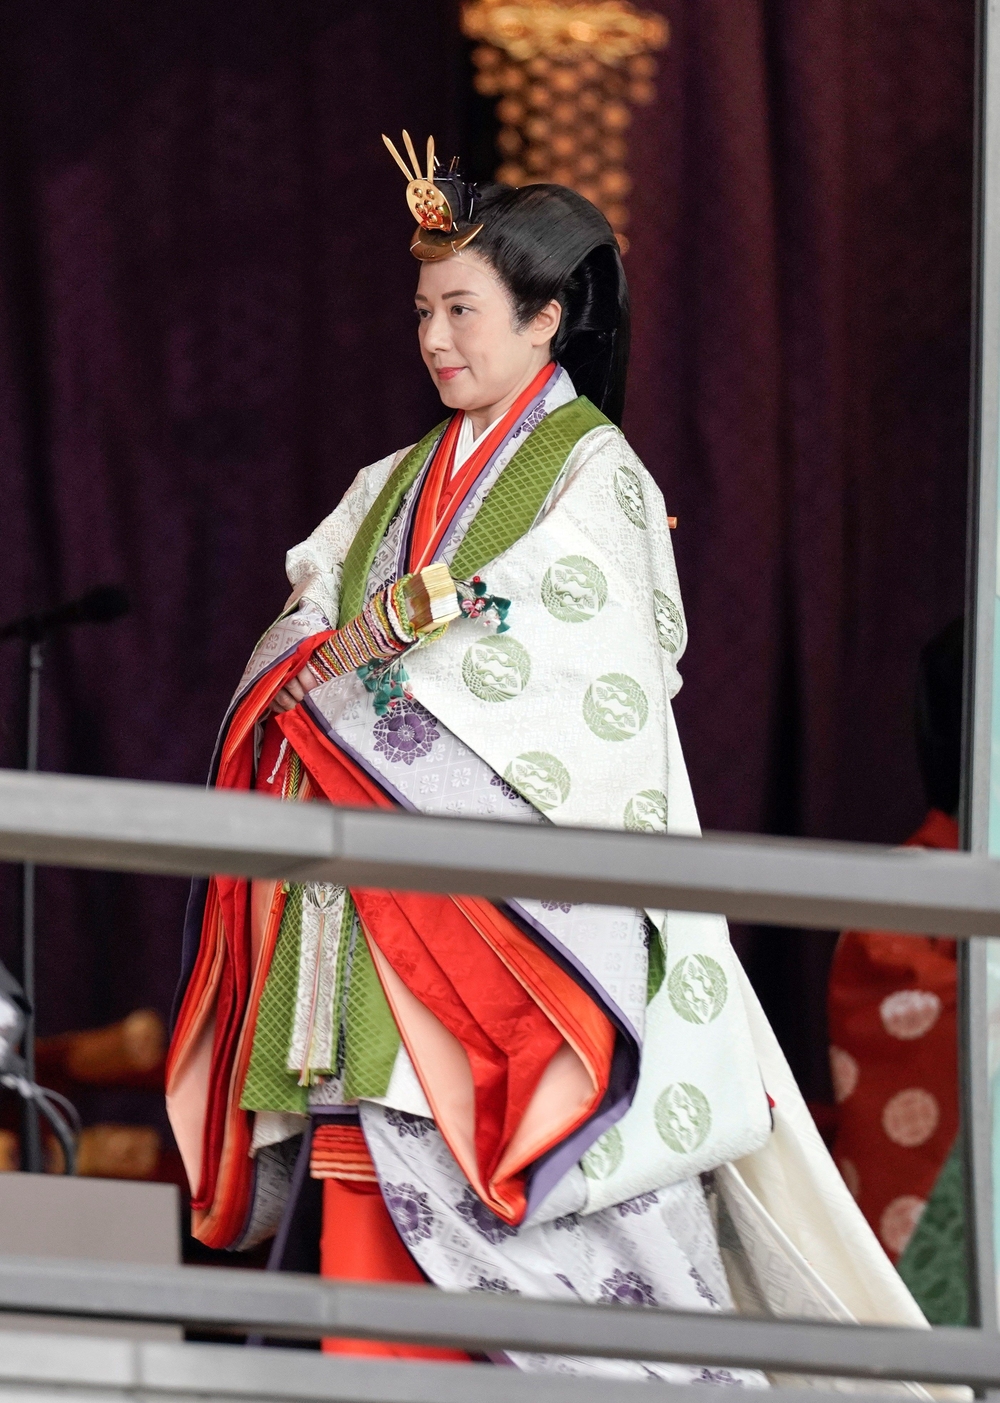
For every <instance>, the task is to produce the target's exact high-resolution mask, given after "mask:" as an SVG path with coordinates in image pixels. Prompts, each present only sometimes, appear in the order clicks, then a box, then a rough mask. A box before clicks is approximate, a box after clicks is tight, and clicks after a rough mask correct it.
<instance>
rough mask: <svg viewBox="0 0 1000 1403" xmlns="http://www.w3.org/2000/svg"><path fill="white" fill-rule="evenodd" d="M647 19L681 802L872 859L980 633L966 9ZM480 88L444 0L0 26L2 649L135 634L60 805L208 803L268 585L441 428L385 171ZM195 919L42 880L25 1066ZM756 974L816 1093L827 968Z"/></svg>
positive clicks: (681, 1)
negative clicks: (362, 476) (936, 644)
mask: <svg viewBox="0 0 1000 1403" xmlns="http://www.w3.org/2000/svg"><path fill="white" fill-rule="evenodd" d="M658 5H659V8H661V9H662V10H663V12H664V13H665V14H666V15H667V16H668V18H669V20H670V23H671V26H672V30H673V38H672V42H671V46H670V48H669V49H668V50H667V52H666V53H665V54H664V55H663V59H662V66H661V76H660V78H659V81H658V97H657V100H656V103H655V104H654V105H653V106H652V107H650V108H646V109H641V110H639V111H638V112H637V113H636V119H635V123H634V127H633V131H632V137H631V140H632V155H633V161H632V164H633V173H634V176H635V180H636V189H635V193H634V195H633V198H632V210H633V227H632V228H631V230H630V234H631V237H632V250H631V252H630V254H629V255H628V261H627V267H628V272H629V278H630V282H631V285H632V291H633V297H634V303H635V344H634V359H633V372H632V380H631V389H630V402H629V409H628V415H627V422H626V429H627V431H628V433H629V435H630V437H631V439H632V441H633V443H634V444H635V446H636V448H637V449H638V451H639V452H640V454H641V455H642V456H643V458H644V459H645V461H646V462H647V464H648V465H649V467H650V469H651V471H652V472H653V473H654V475H655V476H656V478H657V479H658V481H659V482H660V483H661V484H662V486H663V488H664V491H665V493H666V496H667V500H668V503H669V509H670V511H671V512H673V513H676V514H677V516H678V517H679V519H680V524H679V527H678V530H677V532H676V542H675V543H676V549H677V555H678V560H679V564H680V569H681V578H682V585H683V588H684V592H685V599H686V603H687V609H688V614H689V622H690V627H691V644H690V647H689V651H688V655H687V658H686V661H685V666H684V672H685V676H686V679H687V680H686V684H685V688H684V691H683V692H682V694H681V697H680V700H679V703H678V706H679V715H680V724H681V726H682V734H683V736H684V740H685V745H686V749H687V753H688V759H689V764H690V767H691V772H692V778H693V781H694V785H695V792H696V796H697V798H698V801H699V804H700V807H701V811H702V815H703V818H704V821H705V823H706V826H709V827H714V828H722V829H748V830H756V831H777V832H797V833H807V834H814V835H820V836H830V837H851V838H858V839H865V840H878V841H897V840H899V839H902V838H904V837H905V836H906V835H907V833H908V831H909V830H911V829H912V828H913V827H914V826H915V825H916V823H917V822H918V821H919V818H920V816H921V812H922V798H921V794H920V789H919V781H918V777H917V771H916V766H915V761H914V758H913V742H912V723H911V713H912V703H911V697H912V688H913V680H914V672H915V665H916V657H917V652H918V650H919V647H920V645H921V644H922V643H923V642H924V641H926V639H927V638H928V637H929V636H930V635H931V634H932V633H933V632H934V631H935V630H936V629H937V628H939V627H940V626H941V625H943V624H944V623H946V622H947V621H948V620H949V619H950V618H952V617H954V616H955V615H956V614H958V613H960V612H961V609H962V588H963V570H964V559H963V555H964V529H965V528H964V513H965V492H966V483H965V460H966V437H967V404H968V392H967V377H968V340H969V282H970V266H969V264H970V252H969V250H970V242H971V148H972V82H973V72H972V68H973V3H972V0H867V3H862V2H861V0H784V3H779V2H778V0H772V2H771V3H765V0H658ZM467 85H468V56H467V52H466V46H465V44H464V43H463V41H462V39H461V37H460V35H459V32H458V23H457V5H456V3H455V0H427V2H426V3H424V4H422V5H419V6H414V5H412V4H408V3H402V0H378V3H375V0H281V3H277V0H274V3H262V0H256V3H254V0H239V3H234V0H214V3H211V4H208V5H205V4H194V3H190V0H168V3H163V4H160V5H156V6H141V7H137V6H135V5H134V4H132V3H126V0H75V3H74V0H50V3H48V4H46V5H44V6H39V5H35V4H32V3H29V0H9V3H8V4H7V5H6V6H5V7H4V10H3V14H2V16H0V462H2V464H3V468H2V474H3V478H2V480H3V487H4V525H3V534H2V541H3V549H2V552H0V571H2V579H3V588H2V594H0V598H2V601H3V604H2V609H0V612H2V613H3V614H4V615H7V616H12V615H15V614H18V613H20V612H21V611H23V610H26V609H28V608H31V607H37V606H40V605H44V604H47V603H51V602H55V601H56V600H57V599H60V598H63V597H67V596H72V595H74V594H76V593H78V592H81V591H83V590H85V589H87V588H88V587H90V586H92V585H94V584H99V583H104V582H121V583H123V584H125V585H126V586H127V587H128V589H129V590H130V591H131V593H132V596H133V599H134V610H133V612H132V614H131V615H130V617H129V618H128V619H126V620H124V621H122V622H121V623H118V624H115V625H112V626H109V627H107V628H105V629H97V628H90V629H79V630H77V631H75V632H74V633H72V634H68V635H65V636H63V637H61V638H59V639H58V640H57V641H56V642H55V644H54V645H53V646H52V648H51V649H50V653H49V660H48V673H47V676H46V682H45V692H44V738H43V745H42V765H43V768H46V769H51V770H68V771H76V772H81V773H89V774H105V775H122V776H137V777H144V778H153V779H169V780H184V781H191V782H197V781H200V780H201V779H202V777H203V776H204V773H205V770H206V767H207V763H208V758H209V754H210V751H211V746H212V742H213V739H214V734H215V729H216V726H217V723H218V721H219V718H220V716H221V714H222V712H223V710H224V708H225V705H226V702H227V700H228V697H229V694H230V691H231V689H232V686H233V684H234V682H235V681H236V679H237V678H238V676H239V673H240V671H241V668H242V665H243V662H244V660H245V657H246V655H247V653H248V652H249V650H250V648H251V647H252V645H253V643H254V641H255V639H256V638H257V637H258V635H259V634H260V632H261V631H262V630H263V629H264V628H265V627H266V625H267V624H268V622H269V621H270V620H271V618H272V617H273V616H274V614H275V613H276V611H277V609H278V608H279V607H280V605H281V603H282V600H283V597H284V580H283V573H282V562H283V555H284V551H285V550H286V549H287V547H288V546H289V545H291V544H292V543H294V542H295V541H297V540H299V539H301V537H302V536H303V535H305V534H306V533H307V532H308V531H309V530H310V529H311V528H312V526H313V525H314V524H315V523H316V522H317V521H318V520H319V519H320V518H321V517H322V516H323V515H324V514H325V513H326V512H327V511H329V510H330V509H331V507H332V506H333V505H334V504H335V503H336V501H337V499H338V497H339V495H340V493H341V492H342V490H343V489H344V487H345V486H346V485H347V483H348V482H349V481H350V479H351V478H352V477H353V475H354V473H355V472H356V471H357V470H358V468H359V467H360V466H362V465H363V464H365V463H367V462H371V461H372V460H374V459H376V458H378V457H380V456H381V455H383V454H384V453H386V452H388V451H390V450H392V449H395V448H398V447H400V446H402V445H404V444H406V443H409V442H412V441H413V440H414V439H415V438H417V437H418V436H419V435H420V434H421V433H422V432H424V431H425V429H426V428H427V426H428V425H429V424H430V423H431V422H433V416H434V415H435V413H437V412H438V410H437V407H436V403H435V398H434V396H433V393H432V392H431V390H430V387H429V385H428V384H427V383H426V381H425V377H424V373H423V371H422V369H421V367H420V365H419V361H418V357H417V354H416V348H415V344H414V336H413V329H412V320H411V318H412V314H411V311H410V306H411V302H410V298H411V292H412V283H413V279H414V272H415V269H414V266H413V264H412V260H411V259H410V258H409V257H408V255H407V253H406V243H407V240H408V237H409V232H410V225H409V216H408V214H407V212H406V210H405V207H404V205H403V201H402V182H401V180H400V177H399V173H398V172H397V170H396V168H395V167H394V166H393V165H392V163H391V162H390V161H389V160H388V159H387V157H386V156H385V154H384V152H383V150H382V147H381V142H380V140H379V133H380V131H382V130H386V131H389V132H390V133H396V132H398V131H399V129H400V128H401V127H402V126H403V125H404V124H405V125H407V126H408V127H409V128H410V130H411V131H413V132H414V134H415V135H417V134H419V135H420V136H421V137H422V136H423V135H424V134H425V133H426V132H427V131H429V130H433V131H434V132H435V134H436V136H437V138H438V146H439V150H442V151H444V152H448V151H450V150H452V149H458V148H459V147H460V146H461V145H462V144H463V143H464V144H466V145H468V144H469V143H470V142H473V141H474V140H478V141H479V144H480V146H481V144H482V142H481V133H480V135H479V136H478V137H477V136H475V134H474V133H473V132H472V130H471V125H470V122H471V118H470V114H472V113H474V111H475V108H474V104H472V103H471V102H470V99H469V97H468V87H467ZM5 648H6V651H5V652H4V653H3V654H2V655H0V656H2V659H3V665H2V685H0V763H2V764H6V765H17V764H18V763H19V762H20V758H21V750H20V747H21V740H20V726H21V700H20V687H21V683H20V671H19V669H20V667H21V665H22V659H21V657H20V655H19V653H18V649H17V647H16V646H13V645H10V644H8V645H5ZM6 876H7V881H6V883H5V885H4V886H3V908H2V920H3V931H2V945H0V950H2V953H3V955H4V958H5V959H7V960H8V961H9V962H10V964H11V966H12V967H13V968H15V969H16V968H17V963H18V962H17V957H16V948H17V914H18V913H17V899H16V883H15V880H14V879H15V876H16V874H14V873H13V872H11V871H10V870H8V872H7V874H6ZM183 897H184V891H183V884H182V883H179V882H174V881H167V880H154V879H140V878H124V877H117V876H113V875H105V874H70V873H58V872H52V873H45V874H43V878H42V882H41V891H40V928H39V961H40V970H39V987H40V1010H39V1012H40V1022H41V1030H42V1031H43V1032H46V1031H58V1030H62V1029H66V1028H71V1027H80V1026H87V1025H90V1024H94V1023H98V1022H101V1021H104V1020H108V1019H111V1018H114V1017H117V1016H120V1015H122V1014H124V1013H125V1012H127V1011H128V1010H129V1009H131V1008H134V1007H136V1006H138V1005H140V1004H152V1005H154V1006H156V1007H158V1008H160V1009H161V1010H164V1011H165V1010H166V1008H167V1006H168V1003H169V999H170V994H171V991H172V988H173V984H174V979H175V975H176V970H177V959H178V948H179V934H180V920H181V910H182V905H183ZM741 941H742V949H743V951H744V954H745V957H746V959H747V962H748V965H749V967H750V969H751V972H752V974H753V977H754V978H755V980H756V982H757V984H758V987H759V988H761V990H762V992H763V994H764V996H765V998H766V1001H767V1003H768V1006H769V1010H770V1012H771V1014H772V1017H773V1018H774V1019H775V1022H776V1024H777V1026H778V1028H779V1031H780V1033H781V1035H782V1036H783V1038H784V1040H785V1043H786V1046H787V1047H788V1049H789V1051H790V1053H791V1054H792V1056H793V1060H794V1061H795V1064H796V1067H797V1069H798V1071H799V1073H800V1076H802V1078H803V1081H804V1083H805V1087H806V1090H807V1092H810V1093H811V1094H813V1095H816V1094H820V1093H821V1092H822V1088H823V1085H824V1078H825V1071H824V1061H825V1052H824V1049H823V1037H822V1031H821V1030H822V1017H821V1011H822V1002H823V974H824V971H825V961H826V959H827V957H828V952H829V939H828V938H826V937H810V938H808V939H807V940H805V941H802V940H800V939H798V938H793V937H791V936H788V935H781V934H774V933H746V934H744V935H743V936H742V937H741Z"/></svg>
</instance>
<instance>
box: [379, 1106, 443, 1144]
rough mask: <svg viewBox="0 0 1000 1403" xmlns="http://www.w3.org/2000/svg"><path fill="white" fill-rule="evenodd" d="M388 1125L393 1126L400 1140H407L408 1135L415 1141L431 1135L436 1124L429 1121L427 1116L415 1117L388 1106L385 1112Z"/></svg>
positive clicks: (407, 1112)
mask: <svg viewBox="0 0 1000 1403" xmlns="http://www.w3.org/2000/svg"><path fill="white" fill-rule="evenodd" d="M385 1119H386V1124H387V1125H391V1126H392V1128H393V1129H394V1130H395V1132H396V1134H397V1135H398V1136H399V1137H400V1139H401V1140H402V1139H405V1138H406V1136H407V1135H409V1136H412V1137H413V1139H414V1140H422V1139H423V1138H424V1136H425V1135H428V1134H430V1132H431V1130H432V1129H433V1126H434V1122H433V1121H432V1120H428V1119H427V1117H426V1116H413V1115H411V1114H410V1112H409V1111H397V1110H394V1109H393V1107H391V1106H387V1107H386V1112H385Z"/></svg>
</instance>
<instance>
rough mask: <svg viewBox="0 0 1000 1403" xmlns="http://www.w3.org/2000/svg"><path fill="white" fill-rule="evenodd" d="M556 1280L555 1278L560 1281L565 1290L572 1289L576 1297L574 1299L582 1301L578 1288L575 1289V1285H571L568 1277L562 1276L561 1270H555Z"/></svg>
mask: <svg viewBox="0 0 1000 1403" xmlns="http://www.w3.org/2000/svg"><path fill="white" fill-rule="evenodd" d="M556 1280H557V1281H561V1282H562V1284H563V1285H564V1286H565V1287H566V1290H567V1291H572V1293H573V1295H574V1296H575V1297H576V1299H577V1300H578V1301H582V1300H583V1297H582V1296H581V1295H580V1293H579V1291H578V1290H577V1289H576V1287H575V1286H574V1285H573V1283H572V1281H570V1279H569V1277H568V1276H563V1274H562V1272H561V1271H557V1272H556Z"/></svg>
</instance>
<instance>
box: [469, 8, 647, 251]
mask: <svg viewBox="0 0 1000 1403" xmlns="http://www.w3.org/2000/svg"><path fill="white" fill-rule="evenodd" d="M462 28H463V30H464V32H465V34H466V35H467V36H468V37H469V38H470V39H473V40H476V41H477V44H476V48H475V49H474V50H473V55H472V57H473V62H474V64H475V66H476V69H477V72H476V76H475V79H474V83H475V87H476V91H477V92H479V93H482V94H483V96H484V97H498V98H499V99H500V101H499V102H498V103H497V116H498V118H499V119H500V122H501V131H500V133H499V136H498V138H497V148H498V150H499V153H500V155H501V157H503V158H504V159H503V162H502V164H501V165H500V167H499V169H498V170H497V173H496V174H497V179H498V180H500V181H502V182H503V183H504V184H508V185H526V184H538V183H544V182H547V181H552V182H554V183H556V184H559V185H567V186H569V187H570V188H571V189H574V190H576V191H578V193H579V194H581V195H583V196H584V198H585V199H588V200H590V201H591V202H592V203H593V204H595V205H597V207H598V208H599V209H600V210H602V211H603V213H604V215H605V216H606V218H607V219H608V222H609V223H610V224H611V227H612V229H613V230H614V231H615V235H616V236H617V239H618V244H619V247H620V248H621V251H622V253H624V252H626V250H627V249H628V239H627V238H626V237H625V234H624V229H625V227H626V225H627V224H628V218H629V215H628V210H627V208H626V206H625V203H624V201H625V199H626V197H627V196H628V194H629V192H630V190H631V189H632V181H631V179H630V177H629V175H628V172H627V170H626V169H625V166H626V162H627V156H628V150H627V145H626V142H625V139H624V133H625V132H626V131H627V130H628V127H629V126H630V124H631V121H632V113H631V111H630V104H634V105H636V106H645V105H647V104H648V103H650V102H652V100H653V98H654V97H655V88H654V85H653V79H654V78H655V76H656V72H657V63H656V60H655V59H654V58H653V56H652V53H653V51H654V50H657V49H662V48H664V47H665V46H666V44H667V40H668V38H669V33H670V31H669V26H668V24H667V21H666V20H665V19H664V18H663V16H662V15H659V14H657V13H655V12H651V11H646V10H642V9H640V8H639V7H638V6H637V5H635V4H632V3H631V0H464V3H463V7H462ZM515 94H516V96H515ZM515 158H516V159H515Z"/></svg>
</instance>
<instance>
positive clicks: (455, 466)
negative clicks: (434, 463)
mask: <svg viewBox="0 0 1000 1403" xmlns="http://www.w3.org/2000/svg"><path fill="white" fill-rule="evenodd" d="M502 418H503V415H502V414H500V415H498V417H497V418H496V419H494V420H493V423H492V424H487V426H486V428H485V429H484V430H483V432H482V433H481V434H479V436H478V437H473V430H472V420H471V419H470V418H469V416H468V414H466V413H465V412H464V410H463V412H462V427H461V428H460V429H459V431H458V442H457V443H456V444H455V461H454V462H453V463H452V466H451V475H452V477H454V476H455V474H456V473H457V472H458V470H459V468H462V467H464V466H465V464H466V462H467V461H468V459H469V457H470V456H471V454H472V450H473V449H474V448H475V446H476V444H477V443H480V442H481V441H482V439H483V438H484V436H485V435H486V434H488V433H489V431H490V429H495V428H496V426H497V424H499V422H500V420H501V419H502Z"/></svg>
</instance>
